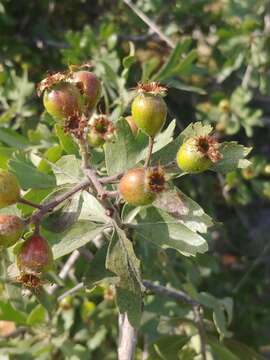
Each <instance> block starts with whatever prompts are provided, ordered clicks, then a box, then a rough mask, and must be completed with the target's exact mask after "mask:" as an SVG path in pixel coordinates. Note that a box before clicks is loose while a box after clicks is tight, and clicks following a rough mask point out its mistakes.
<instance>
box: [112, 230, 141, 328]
mask: <svg viewBox="0 0 270 360" xmlns="http://www.w3.org/2000/svg"><path fill="white" fill-rule="evenodd" d="M106 268H107V269H108V270H110V271H111V272H113V273H115V274H116V275H117V276H119V282H118V284H117V286H116V301H117V305H118V308H119V311H120V313H121V314H124V313H127V316H128V319H129V321H130V323H131V324H132V325H133V326H135V327H139V325H140V319H141V312H142V294H141V288H142V285H141V278H140V261H139V260H138V259H137V257H136V255H135V253H134V250H133V246H132V243H131V242H130V240H129V239H128V238H127V237H126V235H125V233H124V231H123V230H121V229H120V228H118V227H117V226H116V230H115V233H114V235H113V237H112V240H111V242H110V245H109V249H108V254H107V259H106Z"/></svg>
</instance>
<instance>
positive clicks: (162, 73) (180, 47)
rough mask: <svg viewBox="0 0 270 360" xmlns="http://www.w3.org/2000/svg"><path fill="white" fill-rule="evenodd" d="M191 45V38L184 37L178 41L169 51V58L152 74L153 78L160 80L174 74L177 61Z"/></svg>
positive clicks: (179, 60)
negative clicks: (183, 39) (181, 40)
mask: <svg viewBox="0 0 270 360" xmlns="http://www.w3.org/2000/svg"><path fill="white" fill-rule="evenodd" d="M190 45H191V39H186V40H185V41H183V42H182V43H178V44H177V45H176V46H175V48H174V50H173V51H172V52H171V54H170V57H169V59H168V60H167V62H166V63H165V64H164V65H163V66H162V68H161V69H160V70H159V71H158V73H157V74H155V75H154V77H153V80H156V81H157V80H158V81H162V80H164V79H167V78H169V77H171V76H173V75H174V74H175V69H176V68H177V66H178V64H179V62H180V63H181V60H182V59H183V58H182V57H181V56H182V55H183V54H184V53H185V52H186V51H187V50H188V48H189V47H190Z"/></svg>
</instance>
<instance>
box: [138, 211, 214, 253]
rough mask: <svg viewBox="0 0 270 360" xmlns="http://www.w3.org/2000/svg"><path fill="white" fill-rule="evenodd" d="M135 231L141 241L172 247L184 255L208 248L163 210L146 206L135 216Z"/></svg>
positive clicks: (201, 251) (200, 239) (194, 234)
mask: <svg viewBox="0 0 270 360" xmlns="http://www.w3.org/2000/svg"><path fill="white" fill-rule="evenodd" d="M133 227H134V230H135V232H136V233H137V234H138V236H139V237H140V238H141V239H142V241H149V242H151V243H152V244H155V245H157V246H160V247H162V248H165V249H166V248H173V249H176V250H178V251H179V252H180V253H182V254H184V255H186V256H190V255H192V256H194V255H196V254H197V253H204V252H206V251H207V250H208V245H207V242H206V241H205V239H204V238H202V237H201V236H200V235H199V234H197V233H196V232H194V231H191V230H190V229H189V228H188V227H187V226H185V225H184V224H182V223H181V222H180V221H178V220H176V219H175V218H173V217H172V216H170V215H169V214H167V213H166V212H164V211H161V210H158V209H155V208H153V207H148V208H146V209H143V210H142V211H141V212H140V213H139V216H137V224H136V225H133Z"/></svg>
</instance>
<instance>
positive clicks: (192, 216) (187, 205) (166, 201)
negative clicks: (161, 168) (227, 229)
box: [154, 188, 213, 233]
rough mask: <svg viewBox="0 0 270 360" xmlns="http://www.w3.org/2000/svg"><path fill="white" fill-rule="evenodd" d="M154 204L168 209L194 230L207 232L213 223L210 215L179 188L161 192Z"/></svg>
mask: <svg viewBox="0 0 270 360" xmlns="http://www.w3.org/2000/svg"><path fill="white" fill-rule="evenodd" d="M154 205H155V206H156V207H158V208H159V209H162V210H165V211H167V212H168V213H169V214H170V215H172V216H173V217H174V218H176V219H178V220H179V221H180V222H181V223H183V224H184V225H185V226H187V227H188V228H189V229H190V230H192V231H195V232H200V233H206V232H207V229H208V227H210V226H212V225H213V223H212V220H211V218H210V216H208V215H207V214H206V213H205V212H204V211H203V209H202V208H201V207H200V206H199V205H198V204H197V203H196V202H195V201H194V200H192V199H191V198H189V197H188V196H186V195H185V194H184V193H183V192H181V191H180V190H179V189H177V188H174V189H172V190H168V191H165V192H163V193H161V194H160V195H159V196H158V198H157V199H156V201H155V202H154Z"/></svg>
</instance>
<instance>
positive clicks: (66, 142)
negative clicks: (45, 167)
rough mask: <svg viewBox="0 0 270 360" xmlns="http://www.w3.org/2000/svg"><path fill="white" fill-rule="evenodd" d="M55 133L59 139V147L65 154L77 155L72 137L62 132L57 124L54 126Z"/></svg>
mask: <svg viewBox="0 0 270 360" xmlns="http://www.w3.org/2000/svg"><path fill="white" fill-rule="evenodd" d="M54 130H55V133H56V135H57V137H58V139H59V142H60V145H61V146H62V148H63V150H65V152H66V153H67V154H74V155H78V154H79V148H78V145H77V144H76V143H75V142H74V141H73V139H72V137H71V136H70V135H68V134H66V133H65V132H64V129H63V127H62V126H60V125H59V124H55V127H54Z"/></svg>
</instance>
